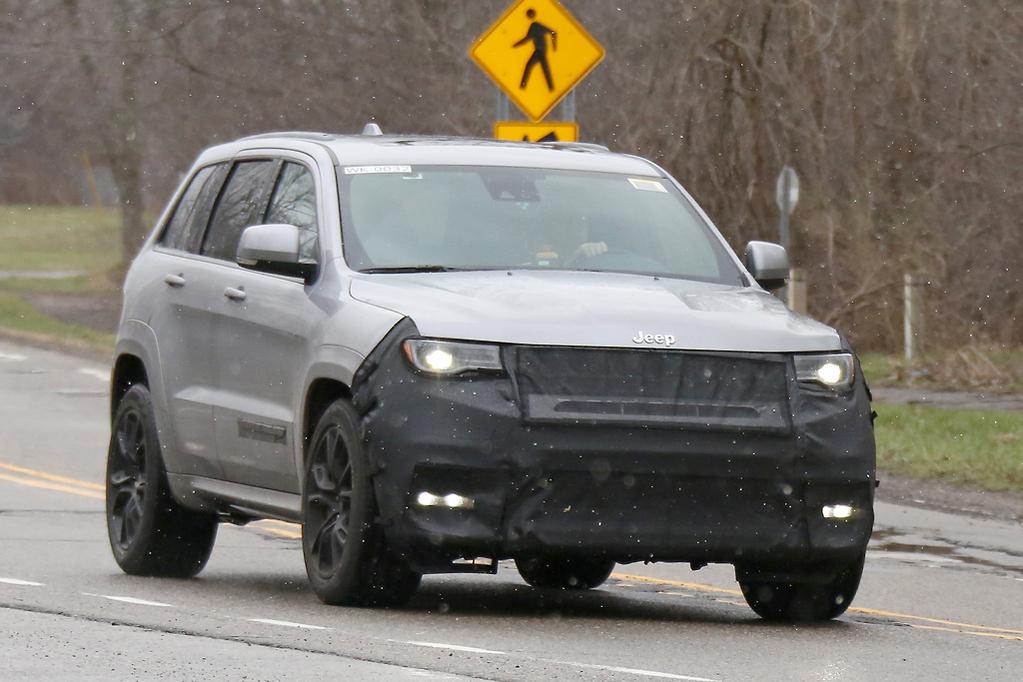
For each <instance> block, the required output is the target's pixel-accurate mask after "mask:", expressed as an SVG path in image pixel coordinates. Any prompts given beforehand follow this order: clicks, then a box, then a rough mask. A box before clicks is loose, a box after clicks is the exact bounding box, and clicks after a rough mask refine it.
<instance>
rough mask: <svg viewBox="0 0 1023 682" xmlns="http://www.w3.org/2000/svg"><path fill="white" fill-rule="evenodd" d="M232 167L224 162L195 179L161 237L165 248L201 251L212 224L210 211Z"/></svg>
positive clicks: (196, 176)
mask: <svg viewBox="0 0 1023 682" xmlns="http://www.w3.org/2000/svg"><path fill="white" fill-rule="evenodd" d="M228 165H229V164H223V163H221V164H217V165H214V166H206V167H205V168H202V169H200V170H199V171H198V172H197V173H196V174H195V175H194V176H192V180H191V182H189V183H188V187H187V188H186V189H185V192H184V194H182V195H181V199H179V200H178V204H177V206H175V207H174V213H173V214H172V215H171V219H170V220H169V221H168V222H167V226H166V227H165V228H164V231H163V234H162V235H161V236H160V244H161V245H162V246H165V247H167V248H168V249H178V250H180V251H191V252H195V251H198V249H199V242H200V240H201V239H202V234H203V231H204V230H205V229H206V223H207V222H209V218H210V209H211V208H212V206H213V202H214V201H215V200H216V198H217V194H218V193H219V191H220V186H221V184H223V182H224V176H225V175H226V174H227V169H228Z"/></svg>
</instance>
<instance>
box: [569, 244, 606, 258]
mask: <svg viewBox="0 0 1023 682" xmlns="http://www.w3.org/2000/svg"><path fill="white" fill-rule="evenodd" d="M576 253H578V254H579V255H580V256H582V257H583V258H593V257H595V256H599V255H600V254H602V253H607V244H605V243H604V242H586V243H585V244H581V245H580V246H579V248H578V249H577V250H576Z"/></svg>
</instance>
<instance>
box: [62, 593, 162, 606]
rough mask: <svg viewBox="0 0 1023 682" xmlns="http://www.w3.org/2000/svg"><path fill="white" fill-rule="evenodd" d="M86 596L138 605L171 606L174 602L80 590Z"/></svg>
mask: <svg viewBox="0 0 1023 682" xmlns="http://www.w3.org/2000/svg"><path fill="white" fill-rule="evenodd" d="M82 594H84V595H85V596H86V597H99V598H100V599H109V600H111V601H120V602H124V603H125V604H136V605H138V606H168V607H171V608H173V607H174V604H165V603H163V602H162V601H149V600H148V599H138V598H137V597H119V596H117V595H113V594H93V593H92V592H82Z"/></svg>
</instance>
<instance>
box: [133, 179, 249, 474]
mask: <svg viewBox="0 0 1023 682" xmlns="http://www.w3.org/2000/svg"><path fill="white" fill-rule="evenodd" d="M229 168H230V164H228V163H223V164H215V165H211V166H206V167H204V168H201V169H199V170H198V171H197V172H196V173H195V174H194V175H193V177H192V179H191V180H190V181H189V183H188V185H187V187H186V188H185V191H184V192H183V193H182V194H181V197H180V198H179V199H178V203H177V205H176V206H175V208H174V212H173V213H172V214H171V218H170V220H169V221H168V222H167V225H166V227H165V228H164V230H163V234H162V235H161V236H160V239H159V240H158V242H157V244H156V246H155V247H154V248H153V249H152V250H151V251H149V252H148V253H146V255H145V258H146V261H147V267H149V268H150V269H149V272H150V273H152V277H153V279H154V282H153V284H152V285H151V286H150V287H149V289H150V295H152V297H153V299H154V300H153V304H152V306H151V310H152V315H151V317H150V319H149V320H148V322H149V325H150V327H151V328H152V329H153V332H154V334H155V335H156V340H157V348H158V352H159V362H160V367H161V371H162V374H163V385H164V391H165V398H166V404H167V406H168V410H169V412H170V415H169V416H170V424H171V428H172V432H173V433H172V434H170V435H169V437H168V438H167V443H168V445H170V446H171V447H173V448H174V451H175V452H176V454H177V455H178V456H177V457H172V458H167V460H168V461H169V462H174V466H175V472H174V473H188V474H193V475H197V476H207V477H213V478H219V477H221V475H222V471H221V469H220V466H219V462H218V460H217V458H216V447H215V442H214V441H215V439H214V434H213V407H212V397H213V394H214V391H215V386H214V381H213V376H214V374H213V355H212V354H211V353H210V346H211V344H212V341H213V320H212V317H211V315H210V311H209V308H210V305H209V302H210V299H211V297H212V295H213V292H214V288H213V285H214V280H213V278H211V277H210V273H209V272H208V270H207V268H206V267H205V266H204V264H203V263H202V261H201V259H199V258H198V257H197V256H196V252H197V251H198V250H199V243H200V241H201V239H202V236H203V232H204V231H205V229H206V223H207V221H208V220H209V216H210V210H211V209H212V207H213V204H214V202H215V200H216V198H217V195H218V194H219V191H220V188H221V186H222V184H223V181H224V177H225V176H226V175H227V172H228V169H229Z"/></svg>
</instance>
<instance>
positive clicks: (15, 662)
mask: <svg viewBox="0 0 1023 682" xmlns="http://www.w3.org/2000/svg"><path fill="white" fill-rule="evenodd" d="M107 374H108V368H107V367H105V366H103V365H102V364H100V363H96V362H94V361H89V360H82V359H80V358H77V357H74V356H70V355H65V354H60V353H55V352H49V351H44V350H38V349H35V348H29V347H25V346H21V345H15V344H12V343H8V342H2V341H0V641H2V642H3V645H2V654H0V679H2V680H10V679H33V680H37V679H65V678H73V679H110V678H114V677H120V678H128V679H141V678H146V679H150V678H154V679H232V680H238V679H246V680H286V679H308V678H314V677H315V678H321V677H327V676H328V675H329V676H337V677H342V676H343V677H344V678H345V679H354V680H361V679H388V680H389V679H396V680H402V679H413V678H416V679H419V678H425V679H465V678H469V679H488V680H489V679H493V680H536V679H544V680H548V679H549V680H568V679H572V680H576V679H595V680H642V679H675V680H694V679H705V680H738V679H759V680H872V681H876V680H887V679H899V680H913V679H920V680H934V679H990V680H1016V679H1019V676H1020V670H1021V669H1023V527H1021V526H1020V525H1019V524H1017V523H1013V522H1007V521H1003V520H998V519H987V518H977V517H973V516H964V515H957V514H949V513H943V512H938V511H931V510H928V509H921V508H917V507H904V506H899V505H894V504H885V503H879V504H878V505H877V524H876V532H875V536H874V539H873V541H872V543H871V548H870V551H869V552H868V555H867V565H866V571H865V574H864V578H863V583H862V586H861V588H860V593H859V594H858V595H857V598H856V600H855V602H854V605H853V607H852V608H851V609H850V610H849V611H848V612H847V613H846V614H845V615H844V616H842V617H841V618H840V619H838V620H837V621H833V622H829V623H824V624H814V625H789V624H771V623H766V622H764V621H761V620H759V619H758V618H757V617H756V616H755V615H754V614H753V612H752V611H750V610H749V609H748V607H747V606H746V605H745V603H743V601H742V597H741V596H740V595H739V593H738V586H737V585H736V584H735V581H734V576H733V575H732V571H731V568H730V567H728V566H710V567H707V568H704V569H702V570H700V571H698V572H694V571H692V570H690V568H689V567H688V565H680V564H652V565H642V564H631V565H622V566H618V567H617V569H616V572H615V574H614V575H613V576H612V579H611V580H609V581H608V583H607V584H606V585H605V586H603V587H602V588H600V589H598V590H595V591H592V592H588V593H582V594H578V593H559V592H542V591H537V590H533V589H531V588H529V587H528V586H526V585H525V584H524V583H523V582H522V581H521V580H520V579H519V578H518V576H517V574H516V573H515V571H514V568H513V567H509V566H507V565H502V569H501V571H500V572H499V573H498V575H496V576H467V575H457V576H427V577H426V578H425V579H424V580H423V585H422V587H421V589H420V592H419V593H418V595H417V596H416V598H415V599H414V600H413V601H412V602H411V604H409V605H408V606H407V607H405V608H402V609H396V610H369V609H352V608H339V607H327V606H323V605H321V604H320V603H319V602H318V601H317V600H316V598H315V597H314V595H313V594H312V592H311V591H310V590H309V589H308V587H307V585H306V580H305V572H304V569H303V566H302V557H301V552H300V550H299V546H298V541H297V539H296V538H297V536H298V529H297V527H295V526H293V525H290V524H284V523H279V522H259V523H254V524H250V525H248V526H245V527H235V526H221V528H220V535H219V537H218V540H217V545H216V548H215V549H214V552H213V557H212V559H211V561H210V563H209V565H208V566H207V568H206V570H205V571H204V572H203V573H202V574H200V576H199V577H198V578H195V579H190V580H170V579H155V578H136V577H131V576H126V575H124V574H122V573H121V572H120V571H119V570H118V568H117V566H116V565H115V564H114V562H113V559H112V558H111V556H110V551H109V548H108V545H107V540H106V531H105V526H104V518H103V501H102V496H103V494H102V485H101V484H102V479H103V466H104V457H105V451H106V440H107V436H108V422H107V410H108V406H107Z"/></svg>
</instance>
